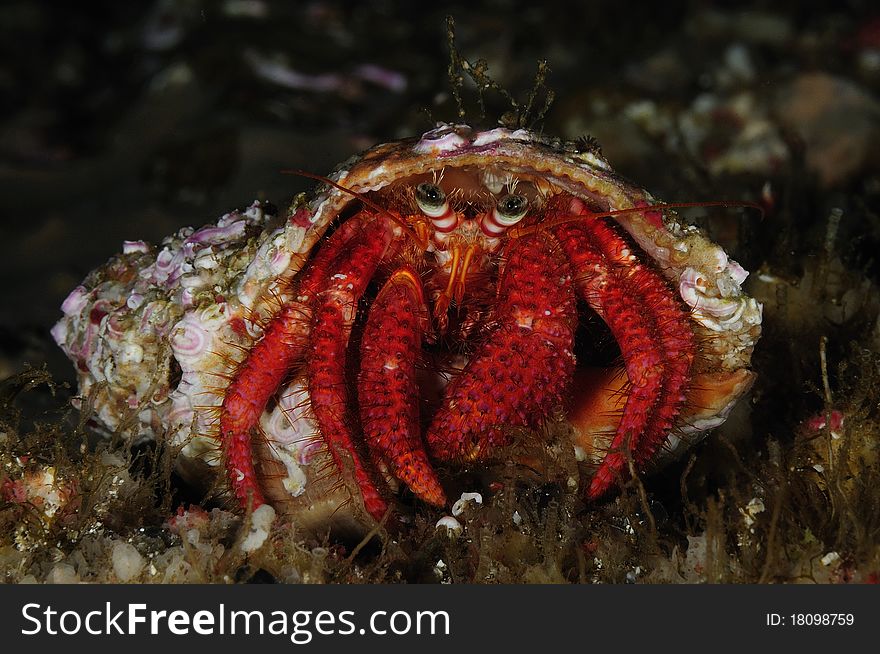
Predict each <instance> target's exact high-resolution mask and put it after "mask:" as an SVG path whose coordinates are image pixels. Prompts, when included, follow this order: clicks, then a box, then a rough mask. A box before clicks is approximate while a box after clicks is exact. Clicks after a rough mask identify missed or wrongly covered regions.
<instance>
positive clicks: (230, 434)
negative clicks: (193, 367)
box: [220, 303, 308, 508]
mask: <svg viewBox="0 0 880 654" xmlns="http://www.w3.org/2000/svg"><path fill="white" fill-rule="evenodd" d="M304 313H306V310H305V306H304V305H302V304H300V303H295V304H291V305H286V306H284V307H283V308H282V309H281V311H280V312H279V313H278V315H277V316H276V317H275V318H273V319H272V322H271V323H270V325H269V327H268V329H267V330H266V332H265V334H264V335H263V338H262V340H261V341H260V342H259V343H257V344H256V345H255V346H254V347H253V349H251V351H250V353H249V354H248V357H247V359H245V361H244V362H243V363H242V365H241V367H240V368H239V369H238V371H237V372H236V374H235V377H234V378H233V380H232V383H231V384H230V385H229V387H228V388H227V390H226V395H225V396H224V398H223V408H222V411H221V413H220V439H221V442H222V447H223V452H224V459H225V461H226V470H227V473H228V475H229V481H230V483H231V485H232V491H233V493H234V494H235V496H236V497H237V498H238V500H239V501H240V502H241V504H242V506H246V505H247V502H248V497H249V496H250V497H251V498H252V502H253V507H254V508H257V507H258V506H260V505H261V504H263V503H264V502H265V499H264V497H263V492H262V490H261V489H260V485H259V481H258V479H257V475H256V472H255V470H254V460H253V457H254V453H253V449H252V448H253V443H252V439H251V435H252V432H253V430H254V429H256V428H257V426H258V425H259V423H260V416H261V415H262V413H263V411H264V410H265V409H266V404H267V403H268V401H269V398H271V397H272V395H273V394H274V393H275V391H276V390H277V389H278V386H279V385H280V384H281V382H282V380H283V379H284V377H285V375H286V374H287V373H288V372H289V370H290V369H291V368H292V367H293V365H294V363H295V362H296V361H297V360H298V359H299V358H300V357H301V356H302V353H303V350H304V346H305V336H306V334H307V333H308V321H307V320H303V314H304Z"/></svg>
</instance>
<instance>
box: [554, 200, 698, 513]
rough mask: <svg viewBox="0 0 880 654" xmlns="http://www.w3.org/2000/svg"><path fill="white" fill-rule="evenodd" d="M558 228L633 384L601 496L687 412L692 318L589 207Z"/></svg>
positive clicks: (599, 476) (604, 469) (593, 487)
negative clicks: (577, 218)
mask: <svg viewBox="0 0 880 654" xmlns="http://www.w3.org/2000/svg"><path fill="white" fill-rule="evenodd" d="M572 206H573V208H577V206H578V205H577V203H575V204H573V205H572ZM554 232H555V234H556V235H557V237H558V238H559V240H560V241H561V243H562V246H563V248H564V250H565V252H566V254H567V255H568V257H569V259H570V260H571V262H572V265H573V267H574V269H575V270H576V271H577V276H576V279H577V289H578V292H579V293H580V295H581V296H582V297H583V298H584V299H585V300H586V301H587V303H588V304H589V305H590V306H591V307H592V308H593V309H594V310H595V311H596V312H597V313H599V315H600V316H601V317H602V318H603V320H604V321H605V323H606V324H607V325H608V327H609V329H610V330H611V333H612V335H613V336H614V338H615V339H616V340H617V343H618V345H619V346H620V350H621V354H622V355H623V359H624V364H625V367H626V372H627V377H628V378H629V383H630V390H629V396H628V398H627V401H626V404H625V406H624V409H623V415H622V416H621V420H620V423H619V425H618V427H617V430H616V432H615V434H614V438H613V439H612V442H611V447H610V451H609V452H608V454H607V455H606V456H605V458H604V459H603V461H602V464H601V465H600V466H599V469H598V470H597V471H596V474H595V475H594V477H593V480H592V482H591V484H590V488H589V491H588V495H589V496H590V497H591V498H596V497H599V496H600V495H602V494H603V493H605V492H606V491H607V490H608V489H609V488H610V486H611V485H612V484H613V483H614V481H615V479H617V478H619V477H620V476H621V475H622V473H623V472H624V471H625V470H626V468H627V467H628V463H627V456H626V450H627V448H628V449H629V450H630V451H631V452H632V457H633V460H634V463H635V464H636V465H642V464H644V463H645V462H646V461H648V460H649V459H650V458H651V457H652V456H653V455H654V454H655V453H656V451H657V450H658V448H659V447H660V446H661V445H662V444H663V442H664V440H665V439H666V436H667V435H668V433H669V430H670V429H671V428H672V426H673V424H674V422H675V419H676V417H677V416H678V415H679V414H680V413H681V410H682V406H683V404H684V400H685V392H686V390H687V388H688V386H689V384H690V381H691V375H692V373H691V364H692V363H693V360H694V357H695V350H696V348H695V342H694V336H693V333H692V331H691V329H690V326H689V325H690V319H689V316H688V314H687V311H686V309H685V308H684V306H682V303H680V302H678V301H676V299H675V297H674V291H673V290H672V289H671V288H670V287H669V285H668V284H667V283H666V281H665V280H664V279H663V278H662V277H661V276H660V275H659V274H658V273H657V272H655V271H653V270H651V269H650V268H647V267H645V266H643V265H642V264H640V263H638V262H637V259H636V257H635V255H634V254H632V252H631V251H630V245H629V244H628V243H627V241H626V239H625V238H624V237H623V236H622V235H621V234H620V233H619V232H618V231H617V230H616V229H615V228H614V227H613V226H612V224H611V223H610V222H608V221H606V220H605V219H591V218H590V217H589V214H588V212H585V213H584V219H583V220H582V221H579V222H569V223H566V224H563V225H561V226H559V227H557V228H556V229H555V230H554Z"/></svg>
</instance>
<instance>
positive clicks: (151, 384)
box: [52, 124, 761, 524]
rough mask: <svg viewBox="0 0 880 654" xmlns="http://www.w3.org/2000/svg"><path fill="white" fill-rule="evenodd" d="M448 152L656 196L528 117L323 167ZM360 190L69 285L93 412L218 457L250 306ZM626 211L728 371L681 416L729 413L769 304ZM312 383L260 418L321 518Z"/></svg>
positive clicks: (76, 352) (672, 223)
mask: <svg viewBox="0 0 880 654" xmlns="http://www.w3.org/2000/svg"><path fill="white" fill-rule="evenodd" d="M443 166H447V167H461V166H473V167H479V169H480V170H481V171H483V172H482V175H483V180H484V183H485V184H486V185H487V186H489V185H491V184H492V183H493V179H496V180H497V179H503V178H504V176H505V175H508V174H514V175H515V174H517V173H528V174H530V175H538V176H540V177H542V178H543V179H544V180H545V182H546V184H547V185H548V187H550V186H551V185H552V187H554V188H556V189H559V190H563V191H567V192H569V193H572V194H574V195H577V196H580V197H584V198H587V199H590V200H591V201H592V202H594V203H597V204H598V205H599V206H603V207H607V208H608V209H609V210H614V209H627V208H630V207H639V206H645V205H650V204H654V203H655V201H654V199H653V198H652V197H651V196H650V195H649V194H648V193H647V192H646V191H644V190H643V189H640V188H638V187H636V186H634V185H632V184H630V183H628V182H626V181H625V180H623V179H622V178H620V177H619V176H618V175H617V174H616V173H614V171H613V170H612V169H611V167H610V165H609V164H608V162H607V161H605V159H604V158H603V157H602V156H601V155H600V153H599V152H598V150H596V149H595V148H589V147H587V148H584V147H582V146H581V145H579V144H576V143H572V142H563V141H561V140H558V139H551V138H547V137H545V136H543V135H539V134H536V133H533V132H529V131H526V130H516V131H510V130H507V129H503V128H497V129H492V130H489V131H483V132H479V131H476V130H473V129H471V128H470V127H468V126H466V125H448V124H441V125H439V126H438V127H437V128H436V129H433V130H431V131H429V132H427V133H426V134H424V135H422V136H421V137H418V138H412V139H406V140H401V141H397V142H393V143H386V144H383V145H378V146H376V147H374V148H372V149H370V150H368V151H366V152H364V153H363V154H361V155H359V156H357V157H354V158H352V159H350V160H348V161H346V162H344V163H343V164H341V165H340V166H339V167H338V168H337V170H336V171H335V172H334V173H333V174H332V175H331V177H330V178H331V179H332V180H333V181H335V182H337V183H339V184H342V185H344V186H345V187H347V188H348V189H350V190H351V191H353V192H355V193H361V192H366V191H375V190H379V189H382V188H383V187H385V186H387V185H388V184H390V183H392V182H393V181H395V180H399V179H401V178H405V177H409V176H413V175H419V174H424V173H428V172H430V171H432V170H435V169H437V168H439V167H443ZM351 201H352V196H351V194H350V193H346V192H344V191H341V190H339V189H336V188H333V187H329V186H324V187H322V188H320V189H319V190H318V191H317V192H316V194H315V195H314V196H313V197H312V198H311V199H310V200H307V199H306V198H305V197H301V198H298V199H297V200H296V201H295V202H294V204H293V206H292V207H291V209H290V212H289V215H288V216H276V215H271V214H270V213H268V211H267V207H266V206H265V205H263V204H261V203H260V202H255V203H254V204H253V205H251V206H250V207H249V208H248V209H246V210H244V211H241V212H239V211H234V212H232V213H229V214H226V215H224V216H223V217H222V218H220V219H219V220H218V221H217V223H216V224H213V225H209V226H205V227H202V228H201V229H198V230H194V229H192V228H185V229H182V230H180V231H179V232H178V233H177V234H175V235H173V236H170V237H168V238H166V239H165V240H164V241H163V242H162V244H161V245H160V246H158V247H153V246H150V245H148V244H146V243H143V242H140V241H135V242H127V243H125V244H124V247H123V251H122V253H121V254H120V255H117V256H116V257H114V258H113V259H111V260H110V261H109V262H108V263H107V264H105V265H104V266H102V267H101V268H98V269H97V270H95V271H93V272H92V273H91V274H90V275H89V276H88V277H87V278H86V280H85V281H84V282H83V283H82V284H81V285H80V286H78V287H77V288H76V289H74V290H73V292H72V293H71V294H70V296H69V297H68V298H67V299H66V300H65V302H64V304H63V305H62V311H63V314H64V315H63V317H62V319H61V320H60V321H59V322H58V323H57V324H56V325H55V327H54V328H53V330H52V334H53V336H54V338H55V340H56V341H57V343H58V344H59V345H60V346H61V347H62V348H63V349H64V351H65V352H66V353H67V355H68V356H69V357H70V358H71V359H72V360H73V361H74V362H75V364H76V366H77V371H78V376H79V393H80V396H81V397H82V398H87V399H88V403H89V404H90V406H91V407H92V408H93V410H94V412H95V413H94V416H95V418H96V420H97V422H99V423H100V425H101V426H102V427H103V428H104V429H105V430H107V431H108V432H113V431H118V430H121V429H128V428H130V427H132V426H133V430H132V431H133V434H132V436H133V437H134V438H138V439H146V438H157V437H159V438H166V439H169V440H170V441H171V442H172V443H174V444H175V445H178V446H180V447H181V448H182V449H181V454H180V465H181V467H182V468H183V469H184V470H192V469H193V468H194V467H197V468H203V467H204V466H205V465H207V466H210V467H215V466H217V464H219V463H220V461H219V452H218V447H217V442H216V440H215V439H214V438H213V434H214V433H215V432H216V417H217V414H216V406H218V405H219V404H220V402H221V401H222V389H223V388H224V386H225V385H226V384H228V378H229V375H230V370H231V368H234V364H235V362H236V361H239V360H240V359H241V358H242V348H244V349H247V348H249V347H250V346H251V345H252V344H253V343H254V342H255V341H256V340H257V339H258V338H259V336H260V330H259V327H258V326H257V325H258V323H259V320H257V319H256V317H259V316H263V317H265V316H269V315H271V314H272V313H273V312H274V311H276V310H277V307H278V302H279V298H281V297H283V296H284V292H285V288H286V286H287V284H288V283H289V281H290V280H291V279H292V278H293V277H295V276H296V274H297V273H298V272H299V270H300V269H301V267H302V266H303V264H304V263H305V261H306V260H307V259H308V255H309V252H310V251H311V249H312V248H313V246H314V245H315V244H316V243H317V242H318V240H319V239H320V238H321V236H322V235H323V234H324V232H325V231H326V230H327V228H328V226H329V225H330V223H331V221H332V220H333V218H334V217H335V216H337V215H338V214H339V212H340V211H342V210H343V208H344V207H345V206H346V205H348V204H349V203H350V202H351ZM619 223H620V224H621V225H622V226H623V227H624V228H625V229H626V230H627V231H628V232H629V233H630V234H631V235H632V237H633V239H634V240H635V241H636V242H637V243H638V244H639V246H640V247H641V248H642V249H643V250H644V251H645V252H646V253H647V254H648V255H649V256H650V257H651V258H652V259H653V261H654V264H655V266H656V267H657V268H658V269H659V270H661V271H662V273H663V274H664V275H665V276H666V278H667V279H668V280H669V281H670V282H671V284H672V285H673V286H674V287H676V288H678V289H679V293H680V295H681V297H682V299H683V300H684V301H685V302H686V303H687V304H688V305H689V306H690V307H691V308H692V313H691V315H692V319H693V328H694V331H695V332H696V334H697V337H698V339H699V340H700V341H701V342H702V343H704V344H705V345H704V348H703V352H702V354H703V356H701V357H699V358H698V362H697V364H695V365H696V366H697V369H696V373H698V374H706V375H715V376H724V377H725V378H728V379H730V380H731V383H730V389H729V390H728V391H727V392H726V393H724V394H722V395H723V396H722V397H720V398H714V404H713V403H709V405H710V406H711V409H707V410H703V411H702V413H700V415H695V416H691V417H690V419H689V420H687V424H688V428H687V431H689V432H690V433H692V434H701V433H702V432H704V431H705V430H706V429H709V428H711V427H714V426H717V425H718V424H720V423H721V422H723V421H724V419H725V418H726V416H727V413H728V412H729V410H730V408H731V407H732V406H733V404H734V403H735V402H736V400H737V399H738V398H739V397H740V396H741V395H742V394H743V393H744V392H745V391H746V390H747V389H748V387H749V385H750V383H751V379H752V374H751V373H750V372H749V371H748V366H749V363H750V359H751V354H752V349H753V347H754V345H755V342H756V341H757V339H758V337H759V335H760V329H761V305H760V304H759V303H757V302H756V301H755V300H754V299H752V298H749V297H748V296H746V295H745V294H744V293H743V291H742V289H741V285H742V283H743V281H744V280H745V277H746V275H747V273H746V272H745V271H744V270H743V268H742V267H741V266H739V265H738V264H737V263H736V262H734V261H732V260H731V259H729V258H728V256H727V255H726V253H725V252H724V250H723V249H722V248H721V247H719V246H718V245H716V244H714V243H712V242H711V241H709V240H708V239H707V238H706V237H705V236H703V235H702V234H701V232H700V231H699V230H698V229H697V228H695V227H691V226H686V225H683V224H681V223H679V222H677V220H676V218H675V216H674V215H673V214H671V212H666V215H665V216H661V213H660V212H658V211H653V212H652V211H650V210H646V211H645V212H644V213H629V214H624V215H621V216H619ZM304 393H305V390H304V389H303V388H302V387H297V386H295V385H293V386H292V387H290V388H288V389H286V390H285V391H284V392H282V393H280V398H281V401H280V402H279V404H278V406H275V407H274V408H273V409H272V410H271V412H267V413H266V414H265V415H264V416H263V420H262V426H263V429H264V431H265V432H266V434H267V436H268V438H269V440H270V441H271V442H272V443H273V446H272V456H273V457H274V458H275V459H276V460H277V461H278V469H279V470H280V471H282V474H281V475H280V476H278V482H277V484H278V486H277V487H276V488H275V489H274V494H275V495H276V496H286V497H287V498H292V499H293V503H294V508H295V510H298V511H301V512H302V511H305V512H306V513H307V514H308V515H306V516H305V517H304V520H305V521H306V522H312V523H314V524H320V523H321V521H322V520H324V519H326V515H327V514H328V513H329V512H332V511H334V510H335V509H336V507H337V505H338V503H339V501H340V499H341V498H342V499H344V497H345V495H344V491H343V492H342V494H340V490H339V489H331V488H329V485H328V484H327V483H325V482H322V480H321V479H320V473H318V472H316V470H317V468H318V467H319V463H318V462H319V461H320V460H322V455H321V452H320V447H316V446H315V442H314V439H312V438H311V437H312V436H313V435H314V433H315V431H316V430H315V426H314V424H313V423H312V422H311V420H310V418H309V416H308V412H307V410H306V409H304V408H302V406H303V403H302V402H301V399H302V398H303V394H304ZM212 407H214V408H213V409H212ZM291 416H292V417H293V420H291ZM687 440H688V442H692V440H693V439H687ZM667 445H668V446H670V447H672V449H681V448H680V446H681V438H679V437H678V436H676V437H670V441H669V443H667ZM576 446H577V443H576ZM297 498H300V500H297ZM297 501H299V504H297Z"/></svg>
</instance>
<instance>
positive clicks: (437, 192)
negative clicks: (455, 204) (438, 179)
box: [416, 182, 449, 218]
mask: <svg viewBox="0 0 880 654" xmlns="http://www.w3.org/2000/svg"><path fill="white" fill-rule="evenodd" d="M416 204H418V205H419V209H421V210H422V213H424V214H425V215H426V216H428V217H429V218H439V217H440V216H442V215H444V214H445V213H446V212H447V210H448V209H449V205H448V204H447V203H446V193H444V192H443V189H442V188H440V187H439V186H437V185H436V184H428V183H427V182H424V183H422V184H419V185H418V186H416Z"/></svg>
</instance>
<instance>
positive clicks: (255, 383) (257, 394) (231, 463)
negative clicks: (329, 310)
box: [220, 216, 363, 508]
mask: <svg viewBox="0 0 880 654" xmlns="http://www.w3.org/2000/svg"><path fill="white" fill-rule="evenodd" d="M362 229H363V225H362V221H361V220H360V219H359V218H358V217H357V216H355V217H353V218H352V219H351V220H349V221H348V222H346V223H344V224H343V225H342V226H340V228H339V229H338V230H337V231H336V232H334V234H333V236H332V237H331V238H330V239H328V241H327V242H326V243H325V244H324V246H323V247H322V248H321V249H320V251H319V252H318V254H317V255H316V256H315V258H314V259H313V260H312V261H311V262H310V263H309V265H308V266H307V268H306V269H305V270H304V271H303V274H302V278H301V281H300V282H299V283H298V286H297V289H296V291H297V299H296V300H295V301H292V302H289V303H287V304H285V305H284V306H283V307H282V308H281V310H280V311H279V312H278V313H277V314H276V315H275V316H274V317H273V318H272V320H271V321H270V323H269V324H268V325H267V327H266V329H265V331H264V334H263V337H262V339H261V340H260V341H259V342H258V343H257V344H256V345H255V346H254V347H253V348H252V349H251V351H250V352H249V353H248V356H247V358H246V359H245V360H244V361H243V362H242V364H241V366H240V367H239V369H238V370H237V371H236V373H235V376H234V377H233V379H232V382H231V383H230V384H229V387H228V388H227V390H226V393H225V395H224V397H223V403H222V409H221V413H220V439H221V444H222V448H223V453H224V459H225V463H226V469H227V473H228V476H229V480H230V484H231V486H232V491H233V493H234V494H235V496H236V498H238V500H239V501H240V502H241V504H242V506H246V505H247V502H248V497H251V498H252V502H253V507H254V508H256V507H258V506H260V505H261V504H263V503H264V502H265V498H264V496H263V492H262V490H261V488H260V485H259V481H258V479H257V475H256V471H255V470H254V463H253V443H252V434H253V432H254V430H255V429H257V428H258V427H259V424H260V416H261V415H262V413H263V411H265V409H266V404H267V403H268V402H269V399H270V398H271V397H272V395H274V394H275V392H276V391H277V390H278V387H279V386H280V385H281V382H282V381H283V380H284V377H285V376H286V375H287V374H288V373H289V372H290V370H291V369H292V368H293V367H295V366H296V365H297V364H298V363H300V362H301V361H302V358H303V354H304V352H305V346H306V343H307V340H308V334H309V327H310V323H311V314H312V303H313V301H314V295H315V292H316V290H317V288H318V285H319V284H321V283H326V282H324V280H325V278H326V276H327V274H328V273H327V271H328V270H329V268H330V266H332V264H333V263H334V262H335V261H336V259H337V258H338V257H339V256H340V254H341V253H342V252H344V251H345V250H346V249H347V248H348V246H349V245H350V244H351V243H352V242H353V241H354V240H355V239H358V238H359V237H360V232H361V230H362Z"/></svg>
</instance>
